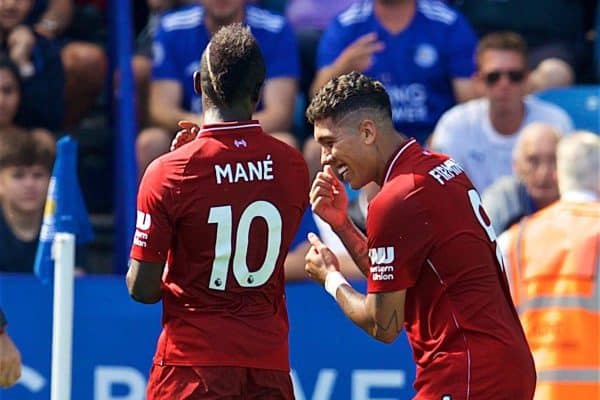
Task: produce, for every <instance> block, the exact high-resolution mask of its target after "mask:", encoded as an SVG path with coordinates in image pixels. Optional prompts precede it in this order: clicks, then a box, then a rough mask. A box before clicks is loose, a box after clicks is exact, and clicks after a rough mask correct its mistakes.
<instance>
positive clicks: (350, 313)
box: [336, 285, 375, 337]
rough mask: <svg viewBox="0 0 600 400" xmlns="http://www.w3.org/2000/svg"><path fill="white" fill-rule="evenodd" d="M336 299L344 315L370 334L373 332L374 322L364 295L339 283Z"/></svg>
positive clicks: (372, 334)
mask: <svg viewBox="0 0 600 400" xmlns="http://www.w3.org/2000/svg"><path fill="white" fill-rule="evenodd" d="M336 301H337V303H338V304H339V306H340V308H341V309H342V311H343V312H344V314H346V316H347V317H348V318H349V319H350V320H351V321H352V322H354V323H355V324H356V325H357V326H358V327H360V328H361V329H362V330H364V331H365V332H367V333H368V334H369V335H370V336H373V337H375V336H374V334H375V322H374V321H373V318H372V317H371V316H370V315H369V312H368V311H367V305H366V297H365V295H363V294H361V293H359V292H357V291H356V290H354V288H352V287H351V286H348V285H341V286H340V287H339V288H338V289H337V292H336Z"/></svg>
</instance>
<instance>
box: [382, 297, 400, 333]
mask: <svg viewBox="0 0 600 400" xmlns="http://www.w3.org/2000/svg"><path fill="white" fill-rule="evenodd" d="M384 296H385V293H381V294H378V295H376V296H375V305H376V307H377V308H378V309H380V308H383V297H384ZM402 319H404V317H403V318H402ZM403 323H404V321H401V320H400V317H399V316H398V310H397V309H396V308H394V310H393V311H392V313H391V315H390V316H389V318H387V321H386V320H384V321H383V323H380V322H379V321H377V320H375V326H376V330H377V331H382V332H389V331H392V332H394V333H396V332H400V331H401V330H402V324H403Z"/></svg>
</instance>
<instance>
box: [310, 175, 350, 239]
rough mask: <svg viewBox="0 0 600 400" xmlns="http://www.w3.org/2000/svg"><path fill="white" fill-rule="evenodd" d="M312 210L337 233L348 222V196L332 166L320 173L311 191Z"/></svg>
mask: <svg viewBox="0 0 600 400" xmlns="http://www.w3.org/2000/svg"><path fill="white" fill-rule="evenodd" d="M310 204H311V206H312V210H313V212H314V213H315V214H317V215H318V216H319V217H321V219H322V220H323V221H325V222H327V223H328V224H329V225H330V226H331V228H332V229H333V230H334V231H335V230H336V229H339V228H340V227H342V226H343V225H344V224H345V223H346V220H347V209H348V195H347V194H346V188H345V187H344V184H343V183H342V181H341V180H340V179H339V178H338V177H337V175H336V174H335V172H334V171H333V168H332V167H331V165H325V167H324V168H323V171H321V172H318V173H317V176H316V177H315V180H314V181H313V184H312V187H311V189H310Z"/></svg>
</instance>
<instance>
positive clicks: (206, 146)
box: [131, 121, 309, 370]
mask: <svg viewBox="0 0 600 400" xmlns="http://www.w3.org/2000/svg"><path fill="white" fill-rule="evenodd" d="M308 191H309V177H308V169H307V166H306V163H305V162H304V159H303V157H302V154H300V152H298V151H297V150H295V149H293V148H291V147H290V146H288V145H286V144H284V143H283V142H281V141H279V140H277V139H275V138H273V137H271V136H269V135H266V134H265V133H264V132H263V131H262V129H261V127H260V125H259V123H258V121H244V122H238V123H225V124H213V125H205V126H203V127H202V130H201V133H200V135H199V137H198V138H197V139H196V140H194V141H193V142H191V143H189V144H187V145H185V146H182V147H181V148H180V149H177V150H176V151H173V152H171V153H168V154H165V155H163V156H162V157H160V158H158V159H157V160H155V161H154V162H152V164H151V165H150V166H149V167H148V170H147V171H146V173H145V174H144V178H143V179H142V182H141V184H140V189H139V193H138V205H137V208H138V218H137V224H136V233H135V237H134V242H133V246H132V249H131V258H133V259H136V260H140V261H147V262H159V263H161V262H165V261H166V267H165V273H164V275H163V287H162V294H163V297H162V300H163V330H162V333H161V335H160V338H159V340H158V346H157V350H156V354H155V358H154V362H155V363H158V364H168V365H189V366H210V365H219V366H239V367H249V368H267V369H278V370H289V355H288V319H287V311H286V304H285V298H284V270H283V263H284V260H285V257H286V254H287V251H288V247H289V245H290V243H291V241H292V239H293V237H294V234H295V232H296V229H297V227H298V225H299V223H300V219H301V217H302V214H303V212H304V210H305V209H306V206H307V205H308Z"/></svg>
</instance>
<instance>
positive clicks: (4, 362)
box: [0, 332, 21, 388]
mask: <svg viewBox="0 0 600 400" xmlns="http://www.w3.org/2000/svg"><path fill="white" fill-rule="evenodd" d="M20 377H21V354H20V353H19V350H17V347H16V346H15V344H14V343H13V341H12V340H11V338H10V336H8V333H6V332H4V333H3V334H0V387H4V388H7V387H10V386H12V385H14V384H15V383H16V382H17V380H18V379H19V378H20Z"/></svg>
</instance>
